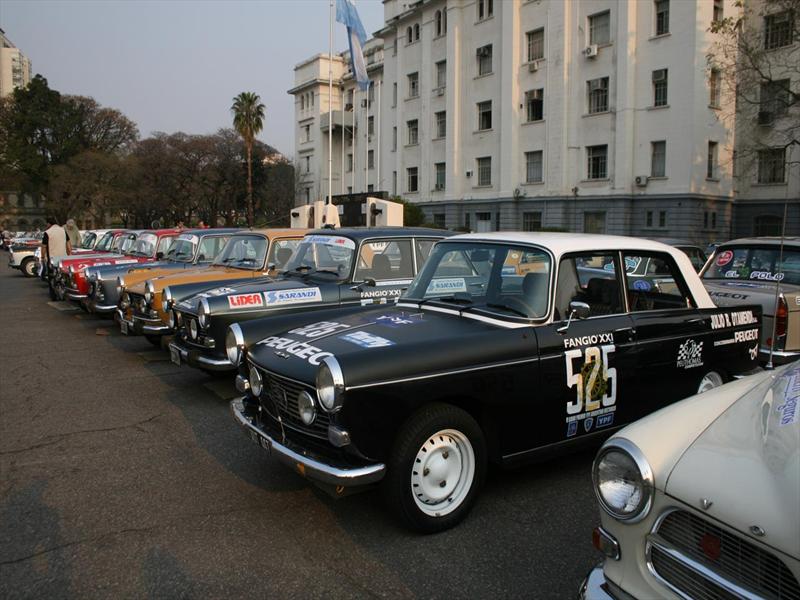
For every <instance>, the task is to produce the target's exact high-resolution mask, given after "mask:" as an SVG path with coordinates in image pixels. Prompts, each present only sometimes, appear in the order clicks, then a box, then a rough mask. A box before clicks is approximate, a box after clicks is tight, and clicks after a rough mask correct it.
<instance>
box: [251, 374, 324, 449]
mask: <svg viewBox="0 0 800 600" xmlns="http://www.w3.org/2000/svg"><path fill="white" fill-rule="evenodd" d="M251 364H252V363H251ZM259 372H260V373H261V376H262V378H263V380H264V391H263V392H261V402H262V404H264V405H265V408H266V409H267V412H268V413H269V414H270V415H271V416H272V417H273V418H275V419H276V420H277V419H278V417H280V421H281V422H282V423H283V425H284V426H285V427H289V428H291V429H294V430H295V431H299V432H300V433H304V434H306V435H310V436H313V437H315V438H319V439H322V440H327V439H328V425H330V418H329V417H328V413H326V412H325V411H323V410H322V409H321V408H320V407H319V404H317V415H316V417H315V418H314V422H313V423H311V425H306V424H305V423H303V421H302V420H301V419H300V413H298V412H297V395H298V394H299V393H300V392H301V391H303V390H305V391H307V392H309V393H310V394H311V397H312V398H316V397H317V395H316V390H315V389H314V388H313V387H311V386H307V385H303V384H301V383H298V382H296V381H292V380H291V379H286V378H285V377H281V376H280V375H275V374H274V373H269V372H266V371H264V370H263V369H259ZM265 400H266V402H265Z"/></svg>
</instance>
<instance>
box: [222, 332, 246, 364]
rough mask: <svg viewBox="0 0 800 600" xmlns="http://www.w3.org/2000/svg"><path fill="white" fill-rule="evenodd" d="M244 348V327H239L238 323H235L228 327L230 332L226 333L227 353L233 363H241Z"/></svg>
mask: <svg viewBox="0 0 800 600" xmlns="http://www.w3.org/2000/svg"><path fill="white" fill-rule="evenodd" d="M242 348H244V336H243V335H242V328H241V327H239V324H238V323H234V324H233V325H231V326H230V327H228V332H227V333H226V334H225V352H226V353H227V355H228V360H229V361H231V364H234V365H238V364H239V358H240V357H241V352H242Z"/></svg>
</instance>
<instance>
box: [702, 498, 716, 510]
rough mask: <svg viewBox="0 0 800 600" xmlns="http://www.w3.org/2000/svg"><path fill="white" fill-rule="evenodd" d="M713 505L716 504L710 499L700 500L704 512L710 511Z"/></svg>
mask: <svg viewBox="0 0 800 600" xmlns="http://www.w3.org/2000/svg"><path fill="white" fill-rule="evenodd" d="M712 504H714V503H713V502H712V501H711V500H709V499H708V498H700V508H702V509H703V510H708V509H709V508H711V505H712Z"/></svg>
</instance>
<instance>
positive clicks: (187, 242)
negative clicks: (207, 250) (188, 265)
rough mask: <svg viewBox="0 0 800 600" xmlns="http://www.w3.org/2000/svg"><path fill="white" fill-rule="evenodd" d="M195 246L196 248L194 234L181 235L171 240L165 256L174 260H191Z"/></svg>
mask: <svg viewBox="0 0 800 600" xmlns="http://www.w3.org/2000/svg"><path fill="white" fill-rule="evenodd" d="M195 248H197V237H196V236H181V237H179V238H178V239H177V240H173V241H172V245H170V247H169V249H168V250H167V254H166V258H167V259H168V260H174V261H176V262H192V259H193V258H194V251H195Z"/></svg>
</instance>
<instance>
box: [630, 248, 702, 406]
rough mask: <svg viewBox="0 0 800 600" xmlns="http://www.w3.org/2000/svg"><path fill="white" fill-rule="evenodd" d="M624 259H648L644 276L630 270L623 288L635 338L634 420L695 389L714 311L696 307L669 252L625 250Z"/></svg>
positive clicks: (691, 392)
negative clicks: (632, 273)
mask: <svg viewBox="0 0 800 600" xmlns="http://www.w3.org/2000/svg"><path fill="white" fill-rule="evenodd" d="M623 256H624V258H625V259H626V260H642V261H644V260H647V261H648V265H649V266H648V274H647V277H646V278H634V277H630V276H628V275H627V274H626V276H625V291H626V294H627V297H628V305H629V308H630V311H631V319H632V320H633V326H634V328H635V330H636V337H637V355H638V356H637V362H638V367H637V370H636V372H635V373H634V375H633V381H632V385H633V386H634V387H635V388H636V389H637V390H638V396H639V397H638V401H637V403H636V404H635V412H634V414H633V415H632V418H633V419H638V418H640V417H642V416H644V415H647V414H649V413H651V412H653V411H655V410H658V409H659V408H661V407H663V406H666V405H667V404H670V403H672V402H675V401H677V400H680V399H682V398H685V397H687V396H690V395H691V394H693V393H695V392H696V391H697V387H698V385H699V383H700V379H701V378H702V377H703V375H704V374H705V372H704V371H703V367H704V366H705V360H707V358H708V356H709V354H710V353H711V352H712V348H710V347H709V344H708V343H707V342H706V339H705V338H706V336H707V335H708V333H709V332H710V331H711V326H710V321H711V317H710V315H702V314H701V312H700V311H699V310H697V308H696V305H695V302H694V299H693V298H692V296H691V293H690V292H689V289H688V287H687V285H686V282H685V280H684V278H683V275H682V274H681V271H680V268H679V267H678V265H677V264H676V262H675V260H674V259H673V258H672V256H670V255H669V254H668V253H658V252H647V253H644V252H625V253H623Z"/></svg>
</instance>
